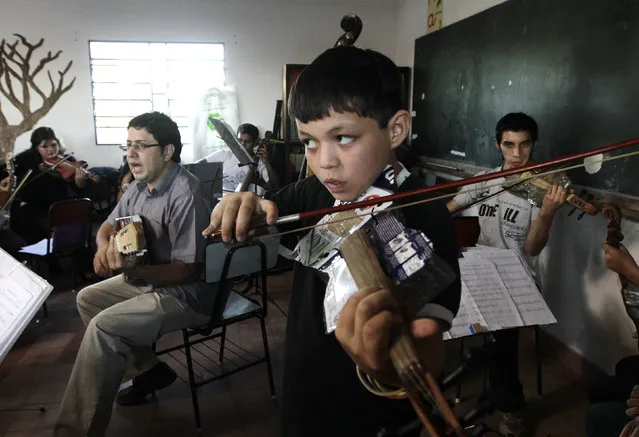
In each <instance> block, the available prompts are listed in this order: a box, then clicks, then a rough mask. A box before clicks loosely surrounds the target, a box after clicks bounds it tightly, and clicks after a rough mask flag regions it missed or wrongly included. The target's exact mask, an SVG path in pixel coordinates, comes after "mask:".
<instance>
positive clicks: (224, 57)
mask: <svg viewBox="0 0 639 437" xmlns="http://www.w3.org/2000/svg"><path fill="white" fill-rule="evenodd" d="M91 43H131V44H189V45H219V46H222V59H221V60H219V61H221V62H222V65H223V71H224V81H223V83H222V84H221V86H226V82H227V75H226V70H227V67H226V61H227V53H226V43H224V42H210V41H209V42H204V41H161V40H146V41H136V40H116V39H89V40H88V41H87V50H88V56H87V59H88V63H89V82H90V87H91V117H92V118H93V139H94V141H95V145H96V146H98V147H113V146H115V147H118V146H120V144H112V143H99V142H98V123H97V118H98V116H97V115H96V112H95V109H96V108H95V106H96V105H95V101H96V98H95V95H94V93H95V87H94V84H95V83H117V82H94V80H93V61H94V58H93V57H92V56H91ZM96 59H97V60H99V59H106V58H96ZM123 59H125V58H120V60H123ZM138 83H142V82H138ZM143 83H145V84H147V83H148V85H149V86H150V87H151V110H155V109H154V108H153V94H154V93H153V84H152V83H151V82H143ZM97 100H106V99H97ZM115 100H118V99H115ZM130 100H138V101H146V100H142V99H130ZM171 100H175V99H171V98H169V97H168V96H167V106H168V107H169V109H170V105H169V104H168V102H170V101H171ZM166 114H167V115H168V116H171V114H170V111H167V112H166ZM101 117H108V116H101ZM114 117H118V116H114ZM120 117H126V116H120ZM178 127H183V126H180V125H179V124H178ZM123 140H124V138H123ZM188 144H192V142H190V143H188Z"/></svg>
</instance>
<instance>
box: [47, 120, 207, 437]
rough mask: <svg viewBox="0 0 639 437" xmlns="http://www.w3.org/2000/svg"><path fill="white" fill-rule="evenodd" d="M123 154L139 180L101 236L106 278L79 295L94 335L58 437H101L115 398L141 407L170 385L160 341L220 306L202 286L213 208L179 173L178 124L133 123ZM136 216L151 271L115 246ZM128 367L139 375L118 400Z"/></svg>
mask: <svg viewBox="0 0 639 437" xmlns="http://www.w3.org/2000/svg"><path fill="white" fill-rule="evenodd" d="M123 149H125V150H126V152H127V162H128V164H129V167H130V168H131V172H132V174H133V176H134V177H135V181H134V182H132V183H131V185H130V187H129V189H128V190H127V191H126V193H125V194H124V195H123V196H122V198H121V199H120V201H119V202H118V204H117V206H116V207H115V209H114V210H113V212H112V213H111V214H110V215H109V217H108V219H107V220H106V221H105V222H104V223H103V224H102V225H101V227H100V229H99V231H98V234H97V252H96V255H95V258H94V261H93V264H94V268H95V272H96V274H97V275H99V276H101V277H105V278H108V279H105V280H103V281H102V282H99V283H97V284H93V285H90V286H88V287H86V288H84V289H83V290H81V291H80V292H79V293H78V296H77V306H78V312H79V313H80V317H81V318H82V320H83V322H84V323H85V325H86V327H87V328H86V332H85V334H84V338H83V339H82V344H81V345H80V350H79V351H78V356H77V358H76V361H75V364H74V366H73V371H72V372H71V377H70V380H69V383H68V385H67V389H66V391H65V393H64V397H63V399H62V404H61V406H60V412H59V415H58V419H57V422H56V425H55V431H54V434H55V435H56V436H59V437H62V436H64V437H67V436H68V437H71V436H87V435H90V436H92V437H98V436H103V435H104V434H105V433H106V429H107V427H108V424H109V420H110V417H111V409H112V405H113V400H114V399H115V398H116V395H117V401H118V403H119V404H120V405H133V404H138V403H142V402H144V399H145V397H146V396H147V395H148V394H149V393H151V392H153V391H155V390H158V389H161V388H164V387H166V386H167V385H169V384H171V383H172V382H173V381H174V380H175V378H176V375H175V372H173V370H171V369H170V368H169V367H168V366H167V365H166V364H165V363H163V362H160V361H159V360H158V359H157V357H156V356H155V354H154V352H153V349H152V345H153V343H155V342H156V341H157V340H158V339H159V338H160V337H161V336H162V335H164V334H166V333H168V332H171V331H175V330H179V329H183V328H186V327H196V326H201V325H203V324H204V323H206V322H207V321H208V317H207V316H206V315H207V314H210V311H211V308H212V305H213V301H214V299H215V294H216V288H215V287H214V286H213V285H210V284H206V283H204V282H202V281H200V280H199V278H200V273H201V269H202V266H203V263H204V250H205V242H204V240H203V239H202V237H201V234H200V232H201V230H202V229H204V228H205V227H206V226H207V225H208V222H209V215H210V210H211V208H212V207H213V205H208V204H207V201H206V197H205V196H203V195H201V193H200V188H199V187H200V186H199V182H198V180H197V179H196V178H195V176H193V175H192V174H191V173H189V172H188V171H186V170H185V169H184V168H183V167H182V166H180V165H179V162H180V152H181V150H182V143H181V139H180V132H179V130H178V127H177V124H176V123H175V122H173V120H171V119H170V118H169V117H167V116H166V115H164V114H161V113H158V112H153V113H146V114H142V115H139V116H137V117H135V118H134V119H132V120H131V121H130V123H129V127H128V135H127V142H126V145H124V146H123ZM136 214H137V215H139V216H140V217H141V218H142V220H143V225H144V233H145V238H146V243H147V249H148V257H149V261H150V262H149V263H148V264H145V265H130V263H129V262H128V261H126V259H125V258H124V257H123V256H122V255H121V254H120V253H119V252H118V250H117V248H116V244H115V234H116V228H115V222H116V219H117V218H120V217H126V216H131V215H136ZM128 369H130V370H131V371H132V372H135V374H138V375H139V376H137V377H136V378H134V379H133V384H132V385H131V386H130V387H128V388H126V389H125V390H123V391H121V392H120V393H117V390H118V386H119V384H120V381H121V380H122V378H123V376H124V374H125V370H128Z"/></svg>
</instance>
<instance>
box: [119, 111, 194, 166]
mask: <svg viewBox="0 0 639 437" xmlns="http://www.w3.org/2000/svg"><path fill="white" fill-rule="evenodd" d="M128 127H129V128H134V129H142V128H144V129H146V130H147V132H148V133H150V134H151V135H153V137H154V138H155V140H156V141H157V142H158V143H159V144H160V146H161V147H162V151H164V148H165V147H166V146H167V145H168V144H173V149H174V152H173V156H171V160H172V161H174V162H180V154H181V153H182V137H181V136H180V130H179V129H178V125H177V123H176V122H174V121H173V120H171V117H169V116H168V115H165V114H163V113H161V112H157V111H155V112H147V113H145V114H141V115H138V116H137V117H135V118H133V119H132V120H131V121H130V122H129V126H128Z"/></svg>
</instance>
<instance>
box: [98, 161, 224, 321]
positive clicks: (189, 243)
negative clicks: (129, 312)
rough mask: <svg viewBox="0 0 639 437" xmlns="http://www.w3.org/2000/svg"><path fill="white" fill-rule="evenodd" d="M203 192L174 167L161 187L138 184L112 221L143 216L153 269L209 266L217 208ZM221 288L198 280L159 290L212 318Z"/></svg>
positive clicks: (117, 208) (138, 182)
mask: <svg viewBox="0 0 639 437" xmlns="http://www.w3.org/2000/svg"><path fill="white" fill-rule="evenodd" d="M208 203H209V201H208V200H207V197H206V196H204V195H203V194H202V192H201V191H200V182H199V181H198V179H197V178H196V177H195V176H194V175H193V174H191V173H190V172H188V171H187V170H186V169H184V167H182V166H181V165H179V164H176V163H173V164H172V165H171V167H170V168H169V169H168V170H167V172H166V173H165V174H164V175H163V176H162V178H161V179H160V181H159V182H158V183H157V185H156V186H155V188H153V189H152V190H151V191H149V189H148V186H147V184H146V183H144V182H140V181H138V180H136V181H133V182H132V183H131V185H130V186H129V188H128V189H127V191H126V192H125V193H124V195H123V196H122V198H121V199H120V201H119V202H118V204H117V205H116V206H115V208H114V209H113V211H112V212H111V214H109V217H108V218H107V221H108V222H109V223H110V224H111V225H112V226H114V227H115V221H116V219H117V218H120V217H127V216H131V215H136V214H137V215H139V216H140V217H142V221H143V224H144V236H145V239H146V244H147V249H148V255H149V261H150V263H151V264H152V265H161V264H169V263H172V262H177V261H181V262H183V263H186V264H193V263H202V264H203V263H204V254H205V250H206V241H205V240H204V238H203V237H202V230H204V228H206V227H207V226H208V224H209V217H210V213H211V210H212V208H213V205H209V204H208ZM216 290H217V287H216V284H207V283H205V282H203V281H198V282H195V283H192V284H183V285H158V286H157V287H154V288H153V291H155V292H161V293H168V294H172V295H174V296H176V297H177V298H178V299H180V300H182V301H184V302H186V303H187V304H188V305H189V306H190V307H191V308H192V309H193V310H195V311H197V312H199V313H204V314H209V313H210V311H211V308H212V305H213V303H214V300H215V294H216Z"/></svg>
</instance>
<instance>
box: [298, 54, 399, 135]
mask: <svg viewBox="0 0 639 437" xmlns="http://www.w3.org/2000/svg"><path fill="white" fill-rule="evenodd" d="M403 100H404V93H403V86H402V77H401V74H400V72H399V69H398V68H397V66H396V65H395V63H394V62H393V61H391V60H390V59H389V58H387V57H386V56H384V55H382V54H381V53H379V52H376V51H374V50H364V49H360V48H357V47H353V46H340V47H335V48H332V49H328V50H326V51H325V52H324V53H322V54H321V55H319V56H318V57H317V58H316V59H315V60H314V61H313V62H312V63H311V64H310V65H309V66H308V67H306V68H305V69H304V71H302V73H301V74H300V76H299V77H298V79H297V81H296V82H295V84H294V85H293V88H292V89H291V94H290V99H289V104H288V111H289V114H290V115H291V117H293V118H296V119H298V120H299V121H301V122H302V123H308V122H309V121H314V120H320V119H322V118H324V117H327V116H328V114H329V110H330V109H333V110H334V111H335V112H340V113H344V112H354V113H356V114H357V115H359V116H360V117H369V118H372V119H374V120H375V121H377V123H378V124H379V127H380V128H381V129H384V128H385V127H386V125H387V124H388V122H389V120H390V119H391V117H392V116H393V115H395V113H396V112H397V111H399V110H400V109H406V102H404V101H403Z"/></svg>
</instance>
